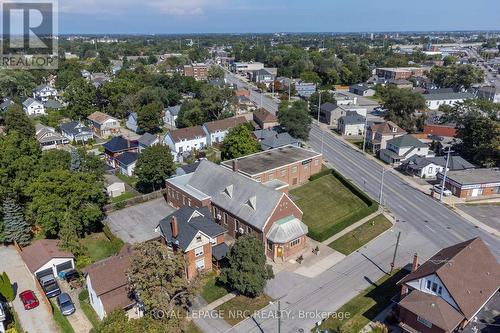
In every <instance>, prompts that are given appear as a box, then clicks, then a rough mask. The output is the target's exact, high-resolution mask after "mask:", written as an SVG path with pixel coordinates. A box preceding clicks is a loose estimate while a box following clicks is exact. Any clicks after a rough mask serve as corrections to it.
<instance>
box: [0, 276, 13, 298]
mask: <svg viewBox="0 0 500 333" xmlns="http://www.w3.org/2000/svg"><path fill="white" fill-rule="evenodd" d="M0 295H2V296H3V298H5V299H6V300H7V302H9V303H10V302H13V301H14V297H15V293H14V287H13V286H12V283H11V282H10V279H9V276H8V275H7V273H6V272H3V273H2V274H1V275H0Z"/></svg>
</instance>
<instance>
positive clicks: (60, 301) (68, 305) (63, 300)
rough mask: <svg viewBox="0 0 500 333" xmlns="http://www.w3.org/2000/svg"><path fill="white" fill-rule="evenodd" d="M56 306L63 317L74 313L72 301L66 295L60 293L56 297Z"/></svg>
mask: <svg viewBox="0 0 500 333" xmlns="http://www.w3.org/2000/svg"><path fill="white" fill-rule="evenodd" d="M57 306H59V309H60V310H61V313H62V314H63V315H64V316H69V315H71V314H73V313H74V312H75V311H76V308H75V304H73V301H72V300H71V297H70V296H69V294H68V293H62V294H61V295H59V296H57Z"/></svg>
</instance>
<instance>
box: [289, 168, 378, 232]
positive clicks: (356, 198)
mask: <svg viewBox="0 0 500 333" xmlns="http://www.w3.org/2000/svg"><path fill="white" fill-rule="evenodd" d="M344 181H345V182H346V180H344ZM352 186H353V185H351V187H352ZM358 192H360V191H359V190H358ZM290 195H291V197H292V199H293V201H294V202H295V203H296V204H297V205H298V206H299V208H300V209H301V210H302V211H303V212H304V216H303V221H304V223H305V224H307V226H308V227H309V236H310V237H311V238H313V239H315V240H317V241H323V240H325V239H328V238H329V237H330V236H332V235H334V234H336V233H337V232H339V231H341V230H343V229H345V228H346V227H348V226H349V225H351V224H353V223H355V222H357V221H358V220H360V219H361V218H363V217H365V216H367V215H369V214H371V213H372V212H373V211H374V210H372V209H369V208H371V207H370V206H369V205H368V203H367V200H369V199H366V198H365V200H363V198H362V197H361V196H360V193H355V191H352V190H351V188H349V187H348V186H346V185H344V183H343V182H341V181H340V179H339V178H338V177H336V176H334V175H333V174H331V173H329V174H327V175H325V176H322V177H320V178H317V179H315V180H312V181H310V182H309V183H307V184H305V185H303V186H301V187H299V188H296V189H293V190H291V191H290Z"/></svg>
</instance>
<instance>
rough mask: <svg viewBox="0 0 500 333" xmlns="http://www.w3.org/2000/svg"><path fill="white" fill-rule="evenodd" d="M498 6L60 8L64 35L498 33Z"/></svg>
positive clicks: (422, 1)
mask: <svg viewBox="0 0 500 333" xmlns="http://www.w3.org/2000/svg"><path fill="white" fill-rule="evenodd" d="M499 13H500V0H475V1H470V0H418V1H409V0H59V31H60V33H103V34H106V33H107V34H111V33H164V34H168V33H211V32H216V33H220V32H236V33H244V32H278V31H286V32H316V31H329V32H330V31H332V32H349V31H416V30H419V31H420V30H426V31H432V30H500V18H499Z"/></svg>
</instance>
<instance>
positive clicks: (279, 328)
mask: <svg viewBox="0 0 500 333" xmlns="http://www.w3.org/2000/svg"><path fill="white" fill-rule="evenodd" d="M278 333H281V300H278Z"/></svg>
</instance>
